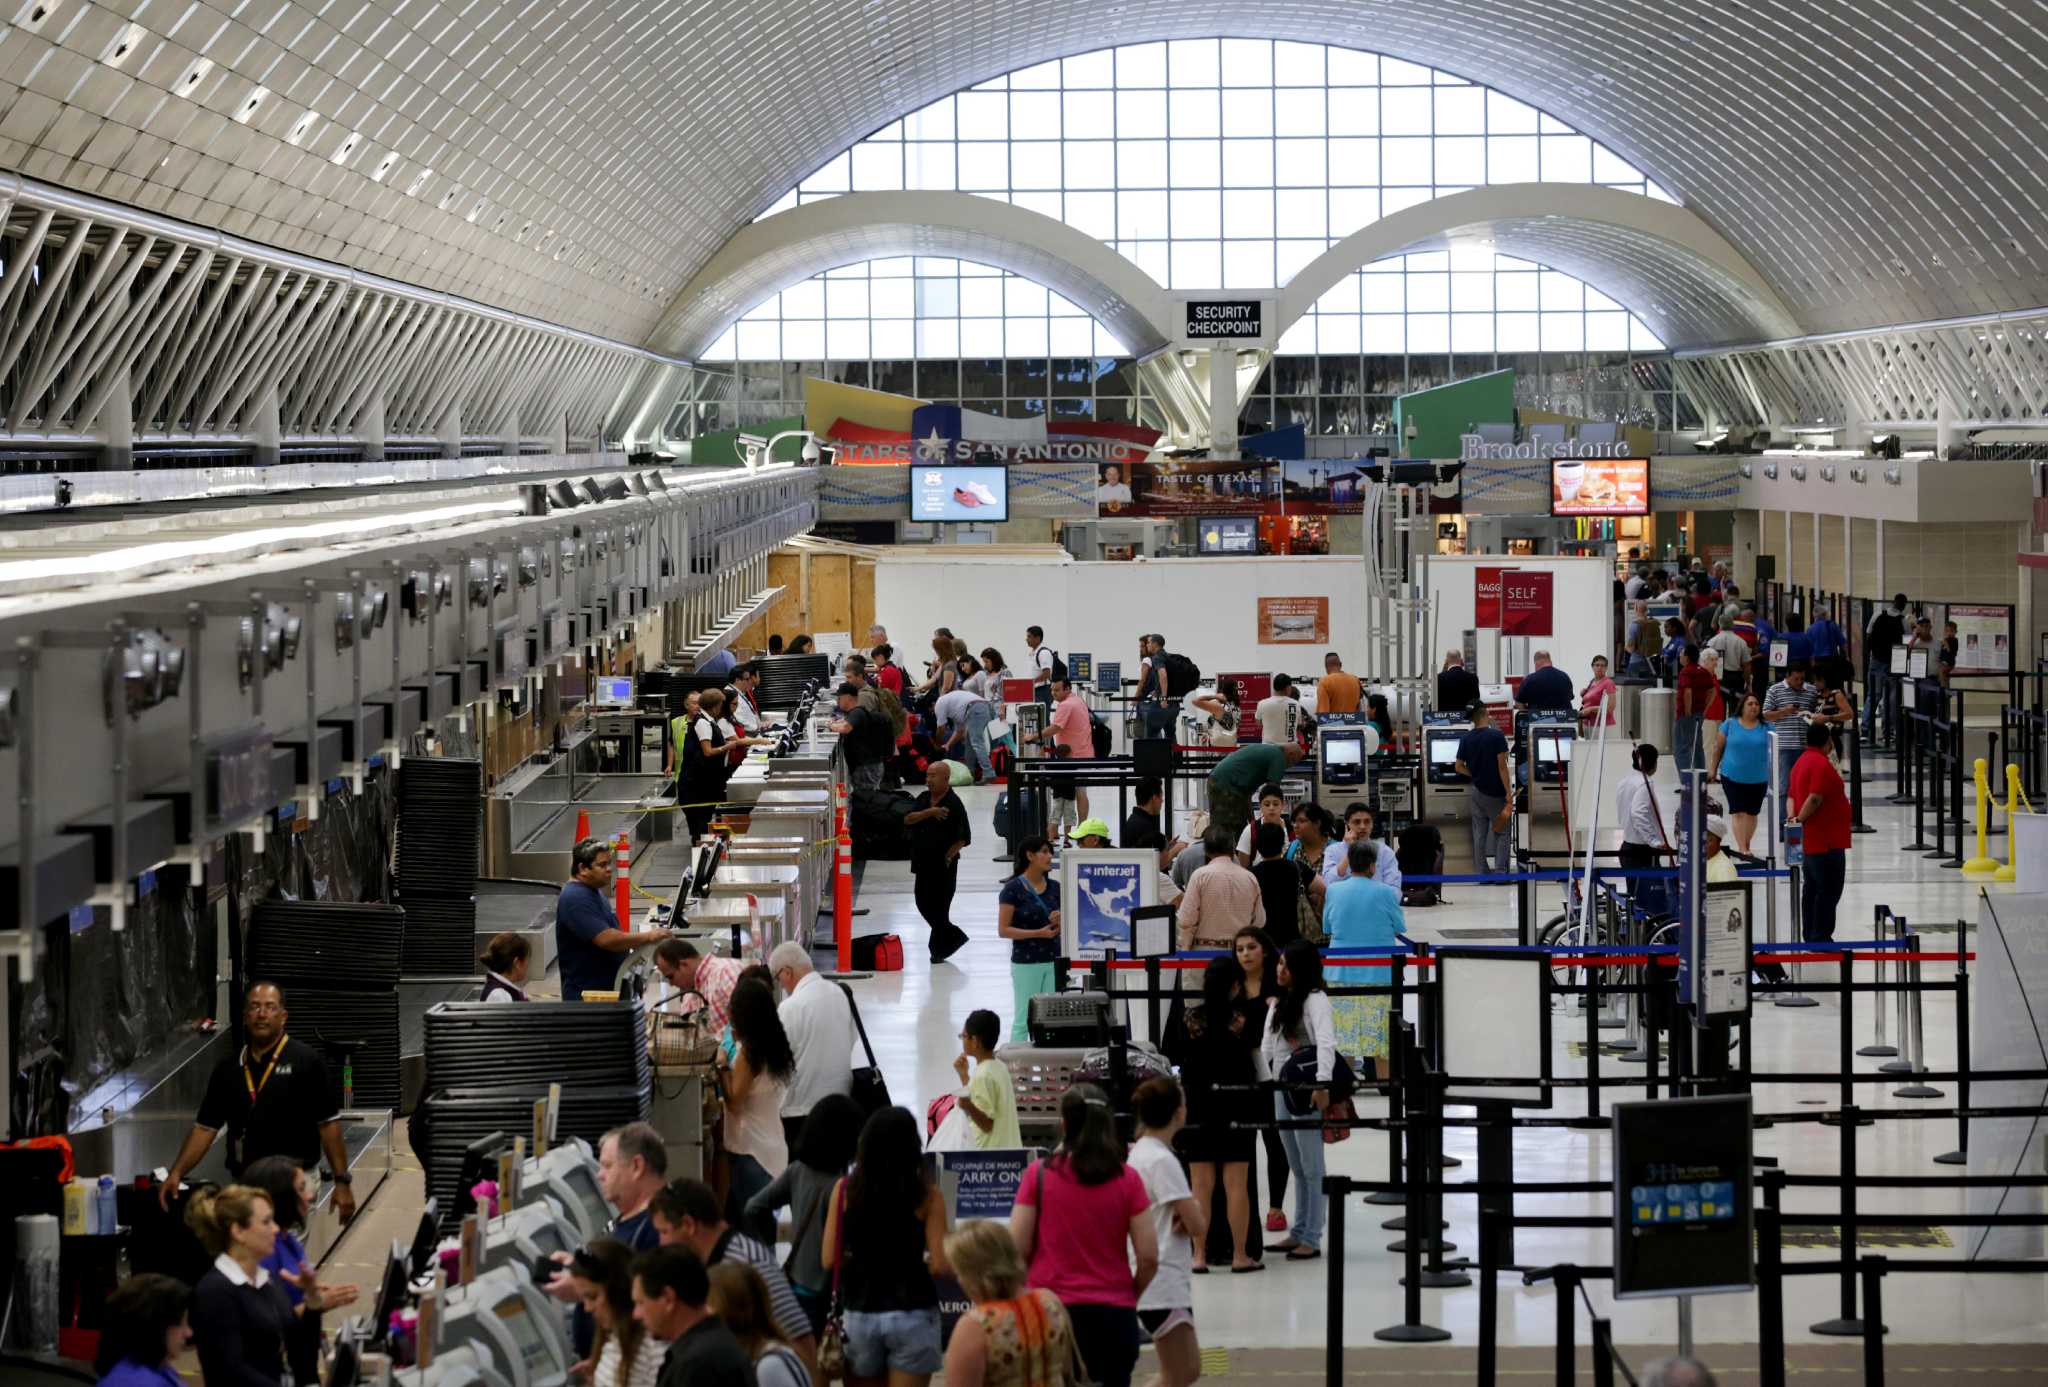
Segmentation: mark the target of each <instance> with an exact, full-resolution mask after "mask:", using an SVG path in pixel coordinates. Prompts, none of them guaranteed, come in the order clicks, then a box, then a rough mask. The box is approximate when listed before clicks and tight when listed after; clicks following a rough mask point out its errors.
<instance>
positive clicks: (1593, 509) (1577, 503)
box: [1550, 458, 1650, 516]
mask: <svg viewBox="0 0 2048 1387" xmlns="http://www.w3.org/2000/svg"><path fill="white" fill-rule="evenodd" d="M1550 513H1551V514H1552V515H1593V516H1599V515H1648V514H1649V513H1650V460H1649V459H1648V458H1558V459H1556V460H1555V461H1553V462H1552V463H1551V464H1550Z"/></svg>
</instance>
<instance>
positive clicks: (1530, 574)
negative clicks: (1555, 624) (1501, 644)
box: [1500, 569, 1556, 636]
mask: <svg viewBox="0 0 2048 1387" xmlns="http://www.w3.org/2000/svg"><path fill="white" fill-rule="evenodd" d="M1555 578H1556V575H1555V574H1552V573H1546V572H1542V571H1540V570H1535V569H1510V570H1508V571H1506V572H1503V573H1502V574H1501V582H1500V633H1501V634H1502V635H1503V636H1548V635H1553V634H1555V633H1554V632H1553V631H1552V629H1551V597H1552V589H1553V586H1554V581H1555Z"/></svg>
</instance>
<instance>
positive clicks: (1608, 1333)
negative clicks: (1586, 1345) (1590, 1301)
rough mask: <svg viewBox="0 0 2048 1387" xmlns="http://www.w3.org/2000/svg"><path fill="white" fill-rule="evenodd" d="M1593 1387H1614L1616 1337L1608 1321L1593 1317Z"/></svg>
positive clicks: (1596, 1316)
mask: <svg viewBox="0 0 2048 1387" xmlns="http://www.w3.org/2000/svg"><path fill="white" fill-rule="evenodd" d="M1592 1329H1593V1387H1614V1336H1613V1331H1612V1329H1611V1327H1610V1326H1609V1325H1608V1323H1607V1321H1606V1320H1603V1319H1601V1318H1600V1317H1599V1316H1598V1315H1595V1316H1594V1317H1593V1324H1592Z"/></svg>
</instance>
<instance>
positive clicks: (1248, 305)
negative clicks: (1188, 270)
mask: <svg viewBox="0 0 2048 1387" xmlns="http://www.w3.org/2000/svg"><path fill="white" fill-rule="evenodd" d="M1187 310H1188V313H1187V335H1188V336H1190V337H1257V336H1259V335H1260V332H1261V331H1262V327H1261V323H1262V321H1263V315H1262V314H1261V313H1260V311H1259V301H1258V300H1257V299H1227V300H1217V299H1189V300H1188V304H1187Z"/></svg>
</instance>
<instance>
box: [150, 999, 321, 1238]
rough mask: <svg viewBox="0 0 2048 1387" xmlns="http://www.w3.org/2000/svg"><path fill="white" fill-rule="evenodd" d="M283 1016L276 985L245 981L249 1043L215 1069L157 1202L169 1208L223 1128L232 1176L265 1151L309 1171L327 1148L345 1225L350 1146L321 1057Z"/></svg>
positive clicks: (245, 1027)
mask: <svg viewBox="0 0 2048 1387" xmlns="http://www.w3.org/2000/svg"><path fill="white" fill-rule="evenodd" d="M288 1020H290V1013H288V1012H286V1011H285V1009H284V990H283V989H282V988H280V987H279V986H278V985H277V984H276V983H270V982H253V983H250V984H249V991H248V993H247V995H246V997H245V999H244V1001H243V1003H242V1032H243V1034H244V1035H245V1036H246V1037H247V1042H246V1043H245V1044H244V1045H243V1046H242V1048H241V1049H239V1050H237V1051H236V1052H235V1053H233V1054H231V1055H228V1056H227V1057H225V1058H224V1059H222V1060H221V1062H220V1063H219V1064H217V1065H215V1066H214V1067H213V1075H212V1077H211V1078H210V1079H208V1080H207V1083H206V1096H205V1097H204V1098H202V1099H200V1100H199V1113H198V1115H197V1117H195V1118H194V1119H193V1122H192V1130H191V1131H190V1132H187V1133H186V1134H185V1144H184V1145H183V1146H182V1147H181V1148H179V1151H178V1159H177V1161H176V1162H175V1163H173V1164H172V1166H171V1170H170V1174H169V1176H168V1177H167V1178H166V1179H165V1180H164V1183H163V1185H162V1186H161V1187H160V1188H159V1189H158V1190H157V1201H158V1203H160V1204H162V1205H164V1206H165V1207H166V1208H168V1207H169V1205H170V1199H171V1194H172V1192H173V1191H174V1190H176V1189H177V1188H178V1185H179V1183H180V1182H181V1181H183V1180H184V1178H185V1176H186V1175H187V1174H188V1173H190V1171H191V1170H192V1168H193V1167H194V1166H196V1165H198V1164H199V1162H200V1161H201V1160H202V1159H203V1158H204V1157H205V1155H206V1153H207V1151H208V1150H209V1149H210V1148H211V1147H212V1146H213V1139H214V1137H215V1136H216V1135H217V1134H218V1133H219V1132H220V1131H221V1130H222V1129H223V1128H225V1129H226V1130H227V1134H228V1173H229V1174H230V1175H240V1174H241V1173H242V1171H243V1170H244V1169H245V1168H247V1167H248V1166H249V1165H250V1164H252V1163H253V1162H255V1161H258V1160H260V1159H262V1158H263V1157H265V1156H289V1157H291V1159H293V1160H295V1161H297V1162H298V1163H299V1164H300V1165H301V1166H303V1167H305V1168H306V1169H307V1170H309V1171H311V1170H314V1169H316V1168H317V1167H318V1166H319V1164H320V1157H321V1155H322V1154H325V1155H326V1157H327V1165H328V1168H329V1170H330V1171H331V1175H330V1177H329V1178H331V1179H332V1180H333V1181H334V1184H335V1189H334V1210H335V1212H336V1213H338V1214H340V1215H341V1221H342V1222H343V1223H347V1222H348V1221H349V1220H350V1219H352V1218H354V1217H355V1212H356V1196H355V1190H354V1189H353V1188H352V1186H351V1181H350V1177H349V1171H348V1151H347V1149H346V1148H345V1147H343V1145H342V1142H341V1114H340V1112H339V1111H338V1110H337V1104H336V1103H335V1100H334V1090H333V1089H332V1088H331V1087H330V1086H329V1084H328V1079H327V1062H326V1061H325V1060H324V1059H322V1058H321V1056H320V1052H319V1051H318V1050H316V1049H314V1048H313V1047H312V1046H310V1045H308V1044H306V1043H305V1042H304V1041H300V1040H293V1039H292V1038H291V1036H290V1035H289V1034H287V1033H286V1030H285V1023H286V1022H287V1021H288Z"/></svg>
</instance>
